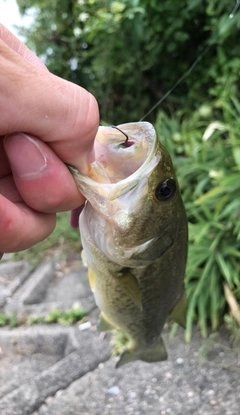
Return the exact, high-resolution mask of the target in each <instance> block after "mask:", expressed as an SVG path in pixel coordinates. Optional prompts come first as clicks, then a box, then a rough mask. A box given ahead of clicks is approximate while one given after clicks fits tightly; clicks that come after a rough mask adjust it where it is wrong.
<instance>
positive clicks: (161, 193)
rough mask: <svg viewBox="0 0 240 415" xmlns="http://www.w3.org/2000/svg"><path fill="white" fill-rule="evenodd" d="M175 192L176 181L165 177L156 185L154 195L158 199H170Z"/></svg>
mask: <svg viewBox="0 0 240 415" xmlns="http://www.w3.org/2000/svg"><path fill="white" fill-rule="evenodd" d="M175 192H176V182H175V180H173V179H166V180H164V182H161V183H159V184H158V185H157V188H156V191H155V195H156V198H157V199H158V200H162V201H165V200H166V201H167V200H169V199H171V198H172V197H173V196H174V195H175Z"/></svg>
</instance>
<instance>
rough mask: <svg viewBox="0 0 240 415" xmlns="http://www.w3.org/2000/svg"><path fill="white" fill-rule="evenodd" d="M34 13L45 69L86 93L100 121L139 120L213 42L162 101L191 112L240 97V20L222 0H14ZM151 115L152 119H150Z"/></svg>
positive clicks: (30, 34)
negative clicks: (224, 96) (227, 96)
mask: <svg viewBox="0 0 240 415" xmlns="http://www.w3.org/2000/svg"><path fill="white" fill-rule="evenodd" d="M18 4H19V6H20V10H21V12H22V13H27V12H28V10H29V9H32V10H33V11H34V15H35V21H34V24H33V26H32V27H31V28H30V29H25V30H22V32H24V33H25V35H26V36H27V39H28V44H29V46H30V47H31V48H32V49H34V50H35V51H36V53H37V54H38V55H40V56H42V57H43V59H44V60H45V62H46V64H47V66H48V68H49V69H50V71H52V72H53V73H55V74H56V75H59V76H61V77H64V78H66V79H68V80H70V81H73V82H75V83H77V84H79V85H82V86H83V87H85V88H87V89H88V90H90V91H91V92H92V93H93V94H94V95H95V96H96V98H97V100H98V102H99V104H100V110H101V118H102V119H103V120H105V121H107V122H109V123H111V124H119V123H121V122H127V121H136V120H139V119H140V118H141V117H142V116H143V115H144V114H145V113H146V112H147V111H148V110H149V108H150V107H151V106H152V105H154V104H155V102H157V101H158V100H159V99H160V98H161V96H163V95H164V94H165V93H166V92H167V91H168V90H169V89H170V88H171V87H172V86H173V85H174V84H175V82H176V81H177V80H178V79H179V78H180V77H181V76H182V75H183V73H184V72H185V71H187V70H188V68H189V67H190V66H191V65H192V63H193V61H194V60H195V59H196V58H197V56H199V54H200V53H201V52H202V51H203V50H204V48H205V47H206V46H207V45H213V46H212V48H211V49H210V50H209V52H208V54H207V55H206V56H205V57H204V58H203V60H202V61H201V63H200V64H198V65H197V66H196V67H195V69H194V71H192V72H191V74H190V75H189V76H188V77H187V78H185V79H184V81H183V82H182V83H181V84H180V85H179V86H178V88H177V89H176V90H175V91H174V93H173V94H171V95H170V96H169V97H168V99H167V100H166V101H165V102H164V104H163V105H164V108H165V109H168V110H173V109H174V110H175V109H179V108H181V107H182V106H184V107H186V108H189V109H196V108H198V107H199V103H201V102H203V101H204V100H206V99H208V100H210V99H214V98H216V97H218V96H219V93H221V92H222V90H223V89H224V88H226V87H227V88H228V90H229V91H230V90H231V93H232V94H235V95H236V96H238V97H239V90H238V88H237V86H238V79H239V71H240V43H239V41H238V37H239V36H238V31H239V27H240V19H239V16H238V14H236V15H235V16H234V17H233V18H232V19H230V18H229V14H230V12H231V11H232V9H233V6H234V4H233V1H232V0H226V1H224V2H219V1H216V0H205V1H200V0H171V1H169V0H161V1H159V0H150V1H149V0H117V1H116V0H115V1H113V0H54V1H51V2H49V1H48V0H18ZM150 120H151V121H153V120H154V118H153V116H152V118H150Z"/></svg>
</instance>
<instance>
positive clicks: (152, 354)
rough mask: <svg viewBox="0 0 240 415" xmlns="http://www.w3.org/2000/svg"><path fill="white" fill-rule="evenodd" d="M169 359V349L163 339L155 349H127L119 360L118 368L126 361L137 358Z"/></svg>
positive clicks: (159, 360)
mask: <svg viewBox="0 0 240 415" xmlns="http://www.w3.org/2000/svg"><path fill="white" fill-rule="evenodd" d="M166 359H167V351H166V349H165V346H164V343H163V340H162V339H160V342H159V343H158V345H157V346H156V347H154V349H148V350H144V351H134V350H131V349H127V350H125V351H124V352H123V353H122V355H121V357H120V359H119V361H118V362H117V364H116V368H118V367H121V366H123V365H125V364H126V363H129V362H133V361H135V360H143V361H144V362H148V363H152V362H162V361H163V360H166Z"/></svg>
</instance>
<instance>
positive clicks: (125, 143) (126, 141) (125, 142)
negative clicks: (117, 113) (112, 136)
mask: <svg viewBox="0 0 240 415" xmlns="http://www.w3.org/2000/svg"><path fill="white" fill-rule="evenodd" d="M111 127H112V128H116V130H118V131H120V133H122V134H123V135H124V136H125V137H126V140H125V141H124V145H125V146H126V145H127V143H128V135H127V134H126V133H124V132H123V131H122V130H120V128H118V127H116V126H115V125H111Z"/></svg>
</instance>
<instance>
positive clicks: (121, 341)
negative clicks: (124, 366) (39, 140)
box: [111, 329, 130, 356]
mask: <svg viewBox="0 0 240 415" xmlns="http://www.w3.org/2000/svg"><path fill="white" fill-rule="evenodd" d="M111 344H112V347H113V348H112V355H113V356H119V355H120V354H122V353H123V351H124V350H125V349H126V348H127V346H129V345H130V340H129V338H128V336H127V335H126V333H125V332H124V331H123V330H120V329H118V330H114V331H113V336H112V339H111Z"/></svg>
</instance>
